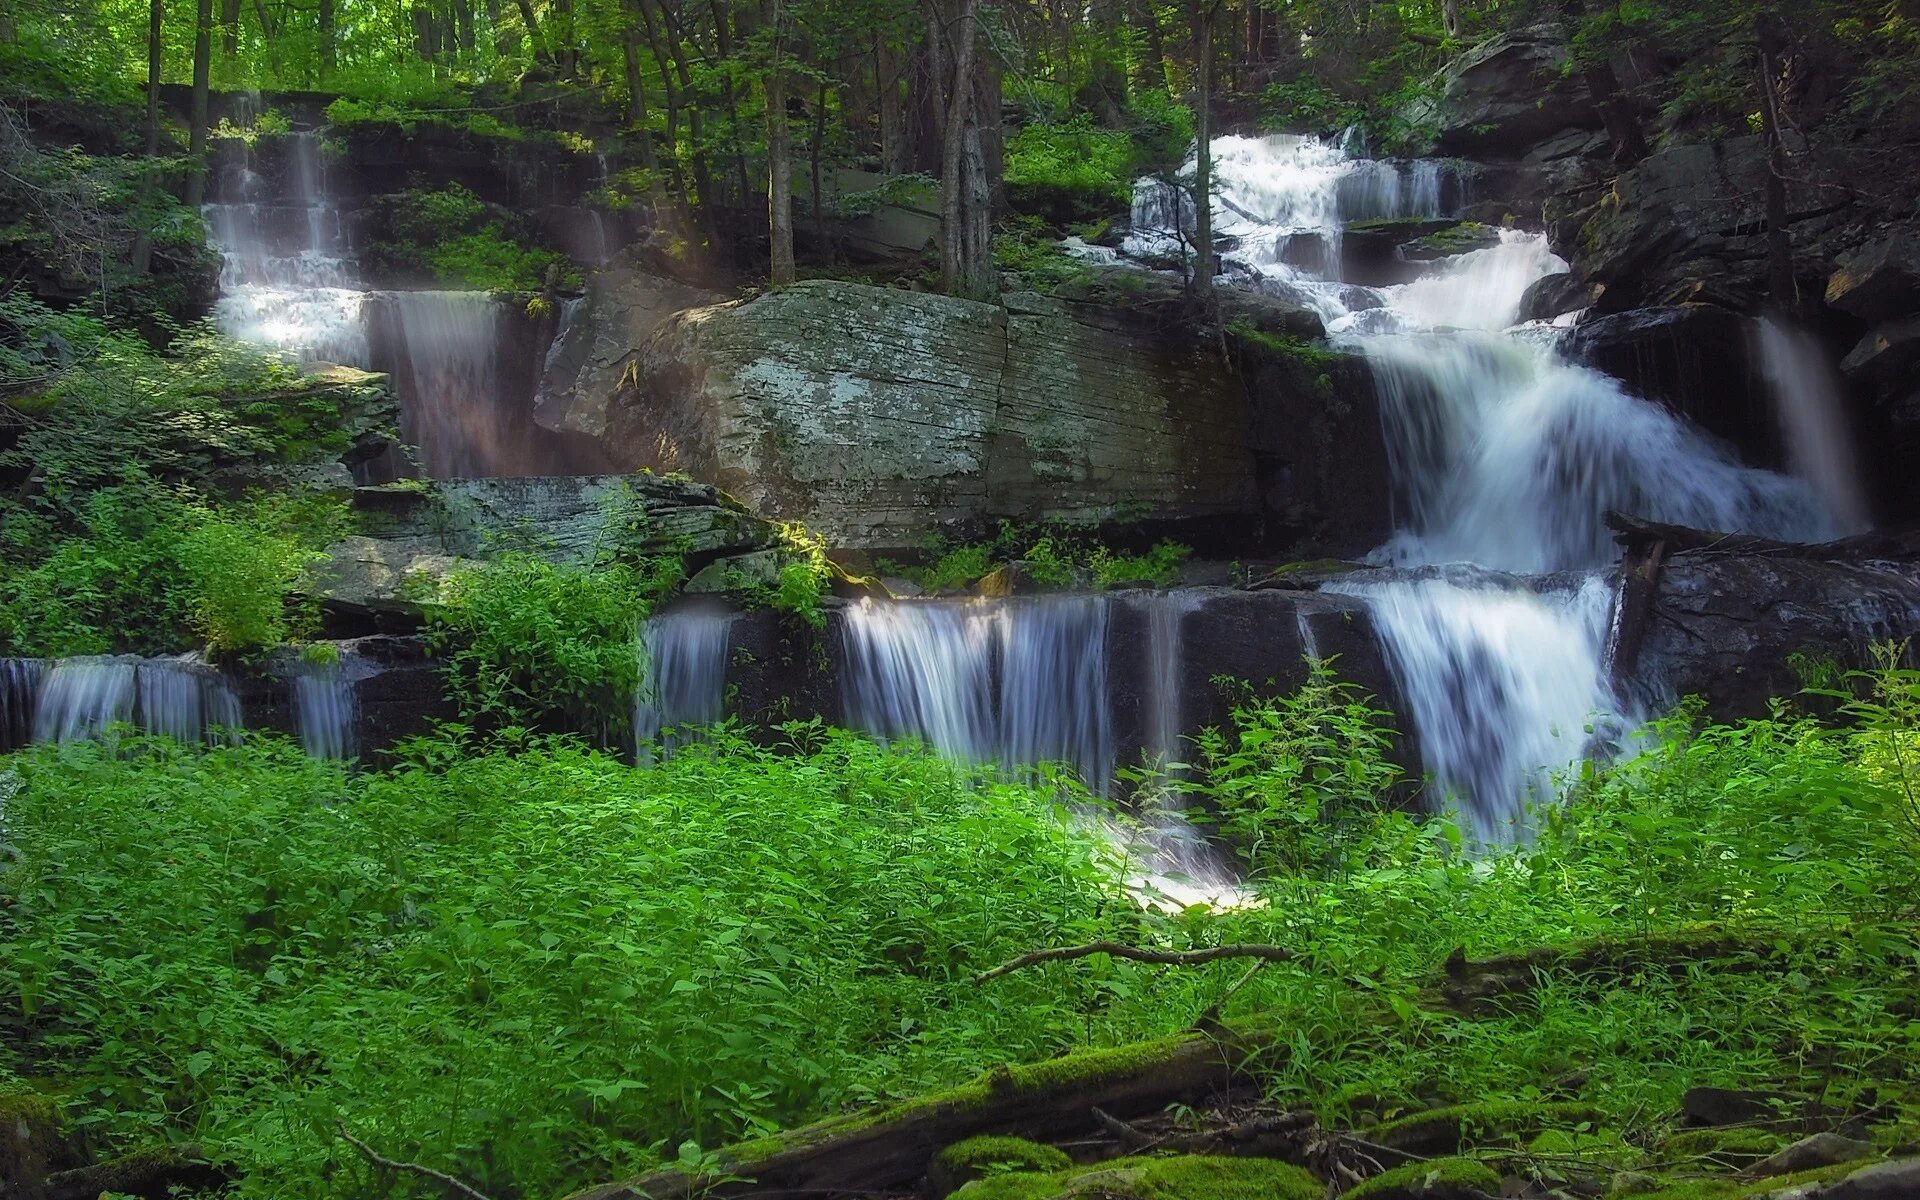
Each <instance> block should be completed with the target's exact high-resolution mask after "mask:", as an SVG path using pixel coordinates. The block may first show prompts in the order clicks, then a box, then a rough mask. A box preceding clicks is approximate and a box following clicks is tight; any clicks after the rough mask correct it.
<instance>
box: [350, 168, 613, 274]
mask: <svg viewBox="0 0 1920 1200" xmlns="http://www.w3.org/2000/svg"><path fill="white" fill-rule="evenodd" d="M389 221H390V227H391V230H392V234H393V239H394V240H392V241H391V242H384V243H381V244H379V245H376V246H375V247H373V248H372V249H371V251H370V253H371V255H372V257H373V258H375V259H376V260H377V261H378V262H380V263H381V264H383V265H384V266H386V267H387V268H388V269H392V270H398V271H405V272H416V273H422V274H425V275H427V276H429V277H430V278H432V279H433V280H434V281H436V282H439V283H444V284H448V285H451V286H454V287H462V288H473V289H482V290H486V291H500V292H511V291H522V292H524V291H538V290H539V289H540V288H542V287H544V286H545V285H546V280H547V275H548V273H549V272H550V271H552V270H555V269H559V270H560V271H561V273H562V277H563V278H564V279H565V280H566V281H567V282H568V283H570V284H572V285H577V284H578V283H579V281H580V278H579V272H577V271H575V270H573V269H572V267H571V266H570V265H568V264H567V261H566V258H565V256H564V255H561V254H560V253H558V252H556V251H553V250H547V249H544V248H541V247H538V246H533V245H529V244H527V243H526V242H525V241H524V240H523V239H521V238H520V237H518V236H517V235H516V232H515V225H516V222H514V221H511V220H509V219H508V218H506V217H504V216H499V217H496V216H495V215H494V214H493V211H492V210H490V209H489V208H488V207H487V205H486V203H485V202H484V201H482V200H481V199H480V197H478V196H476V195H475V194H474V193H473V192H472V191H470V190H468V189H467V188H465V187H462V186H461V185H460V184H458V183H450V184H447V185H446V186H445V187H443V188H439V189H437V190H428V189H415V190H413V191H409V192H403V193H401V194H400V195H399V196H397V197H395V198H394V199H393V201H392V202H391V205H390V208H389Z"/></svg>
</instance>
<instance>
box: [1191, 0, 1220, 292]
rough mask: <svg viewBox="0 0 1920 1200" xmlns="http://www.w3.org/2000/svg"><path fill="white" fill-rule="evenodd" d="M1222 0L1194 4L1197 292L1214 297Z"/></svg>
mask: <svg viewBox="0 0 1920 1200" xmlns="http://www.w3.org/2000/svg"><path fill="white" fill-rule="evenodd" d="M1218 8H1219V0H1211V2H1209V0H1197V2H1196V3H1195V4H1194V5H1193V51H1194V64H1193V85H1194V86H1193V137H1194V155H1193V294H1194V296H1195V298H1196V299H1198V300H1200V301H1201V302H1202V303H1210V302H1211V301H1212V300H1213V145H1212V142H1213V112H1212V110H1213V17H1214V13H1215V12H1216V11H1218Z"/></svg>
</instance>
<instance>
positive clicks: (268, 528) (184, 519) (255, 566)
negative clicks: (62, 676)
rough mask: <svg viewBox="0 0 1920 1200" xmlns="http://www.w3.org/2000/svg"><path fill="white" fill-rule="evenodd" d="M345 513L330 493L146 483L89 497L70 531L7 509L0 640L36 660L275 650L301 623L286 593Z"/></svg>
mask: <svg viewBox="0 0 1920 1200" xmlns="http://www.w3.org/2000/svg"><path fill="white" fill-rule="evenodd" d="M345 521H346V512H345V509H344V507H343V506H341V505H338V504H336V503H334V502H331V501H321V500H305V499H298V498H293V497H276V498H272V499H268V500H262V501H258V502H254V503H250V504H243V505H235V506H228V507H226V508H224V509H216V508H213V507H210V506H209V505H207V504H206V503H205V502H204V501H202V500H200V499H198V498H196V497H195V496H194V495H192V494H191V493H186V492H178V491H169V490H166V489H163V488H160V487H158V486H155V485H152V484H126V485H122V486H118V487H110V488H103V489H101V490H99V491H97V492H94V493H92V494H91V495H89V496H87V497H86V499H85V500H84V502H82V503H81V505H80V510H79V518H78V524H77V527H76V528H74V529H73V530H72V531H71V532H70V533H68V535H67V536H58V535H59V533H60V532H61V531H60V530H59V528H58V527H56V526H55V525H54V523H53V522H52V521H51V520H49V519H48V518H45V517H36V516H33V515H28V514H15V515H14V517H13V518H12V519H11V520H9V522H8V524H7V528H6V530H5V532H4V534H0V562H4V563H8V564H11V566H10V569H9V570H7V571H6V572H5V574H4V575H0V642H3V643H4V644H6V645H8V646H10V647H11V648H12V650H13V652H15V653H19V654H27V655H35V656H45V657H59V656H63V655H72V654H106V653H113V652H119V651H144V652H155V653H157V652H167V651H175V650H179V649H181V648H183V647H184V646H187V645H189V644H191V642H192V641H193V640H199V641H201V642H202V643H204V644H205V645H206V646H207V648H208V649H210V650H214V651H222V652H232V651H251V650H261V649H269V648H272V647H273V646H277V645H279V644H280V643H281V642H283V641H286V640H287V639H288V638H290V637H296V636H300V635H302V634H304V633H306V632H309V630H310V626H311V616H312V614H311V613H308V612H305V611H303V610H302V609H301V607H300V606H299V605H298V604H297V603H296V601H295V593H296V592H298V591H299V589H300V588H301V587H302V586H303V585H304V584H305V582H306V578H307V567H308V566H309V565H310V564H311V563H313V562H314V561H316V560H317V559H319V558H320V557H321V555H320V554H319V547H321V546H324V545H326V544H327V543H328V542H330V541H332V540H334V539H335V538H336V537H337V536H339V534H340V533H341V532H343V530H344V526H345Z"/></svg>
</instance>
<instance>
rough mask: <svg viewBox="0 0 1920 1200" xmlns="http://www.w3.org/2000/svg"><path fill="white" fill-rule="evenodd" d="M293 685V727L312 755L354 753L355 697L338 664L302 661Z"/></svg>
mask: <svg viewBox="0 0 1920 1200" xmlns="http://www.w3.org/2000/svg"><path fill="white" fill-rule="evenodd" d="M289 682H290V683H291V684H292V685H293V729H294V736H295V737H297V738H299V740H300V746H301V748H302V749H303V750H305V751H306V752H307V753H308V754H310V755H312V756H313V757H315V758H327V759H351V758H353V757H354V756H355V755H356V754H357V753H358V752H359V747H358V737H357V734H356V729H357V726H358V725H359V722H360V703H359V698H358V697H357V696H356V695H355V693H354V686H353V681H352V679H350V678H349V677H348V673H347V671H346V670H345V667H344V665H343V664H342V663H325V664H312V663H302V664H300V666H299V667H298V668H297V669H296V671H295V673H294V675H293V677H292V678H291V680H290V681H289Z"/></svg>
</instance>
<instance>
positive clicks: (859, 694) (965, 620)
mask: <svg viewBox="0 0 1920 1200" xmlns="http://www.w3.org/2000/svg"><path fill="white" fill-rule="evenodd" d="M1107 618H1108V601H1107V600H1106V598H1104V597H1098V596H1071V597H1069V596H1061V597H1044V598H1036V599H1031V600H1028V599H1014V600H1003V601H992V602H988V601H965V602H946V601H894V602H888V603H881V602H876V601H873V600H862V601H861V602H860V603H859V604H857V605H855V606H854V607H852V608H851V609H849V610H848V613H847V619H846V623H845V625H844V627H843V639H844V640H843V646H842V652H843V657H844V663H843V668H844V669H843V671H842V673H841V679H842V684H843V688H844V693H845V696H846V713H845V717H846V721H847V723H848V724H849V725H851V726H853V727H854V728H856V729H861V730H864V731H866V732H868V733H871V734H873V735H874V736H876V737H880V738H901V737H911V738H917V739H919V740H921V741H923V742H926V743H927V744H928V745H929V746H931V747H933V748H934V749H935V750H938V751H939V752H941V753H942V754H945V755H947V756H948V757H950V758H955V759H959V760H962V761H965V762H978V763H988V762H993V763H1000V764H1002V765H1005V766H1008V767H1012V768H1016V769H1018V768H1022V767H1027V766H1031V765H1033V764H1036V763H1042V762H1062V763H1065V764H1067V765H1069V766H1071V767H1072V768H1074V770H1075V771H1076V772H1077V773H1078V774H1079V776H1080V778H1081V780H1082V781H1083V782H1085V783H1086V785H1087V786H1088V787H1089V788H1091V789H1093V790H1095V791H1098V792H1105V791H1106V790H1107V789H1108V788H1109V787H1110V786H1111V784H1112V779H1113V769H1114V758H1115V746H1114V736H1113V719H1112V713H1111V711H1110V710H1109V705H1108V687H1107V665H1108V651H1107Z"/></svg>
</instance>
